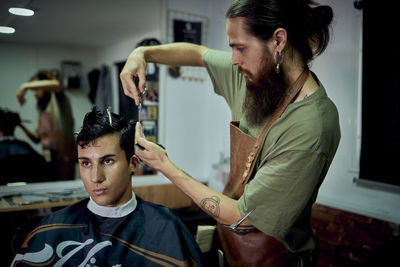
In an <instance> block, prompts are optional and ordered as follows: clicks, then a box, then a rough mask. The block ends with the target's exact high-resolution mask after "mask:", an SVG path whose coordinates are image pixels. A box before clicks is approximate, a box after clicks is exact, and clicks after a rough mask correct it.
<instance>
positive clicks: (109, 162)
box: [103, 159, 114, 165]
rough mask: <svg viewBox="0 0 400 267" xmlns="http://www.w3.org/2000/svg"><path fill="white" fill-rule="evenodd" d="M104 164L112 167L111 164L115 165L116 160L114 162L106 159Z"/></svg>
mask: <svg viewBox="0 0 400 267" xmlns="http://www.w3.org/2000/svg"><path fill="white" fill-rule="evenodd" d="M103 163H104V164H105V165H110V164H113V163H114V160H113V159H105V160H104V161H103Z"/></svg>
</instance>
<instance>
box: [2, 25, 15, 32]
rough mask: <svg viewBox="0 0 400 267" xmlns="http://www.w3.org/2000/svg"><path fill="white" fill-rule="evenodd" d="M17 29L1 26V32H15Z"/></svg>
mask: <svg viewBox="0 0 400 267" xmlns="http://www.w3.org/2000/svg"><path fill="white" fill-rule="evenodd" d="M14 32H15V29H14V28H12V27H7V26H0V33H14Z"/></svg>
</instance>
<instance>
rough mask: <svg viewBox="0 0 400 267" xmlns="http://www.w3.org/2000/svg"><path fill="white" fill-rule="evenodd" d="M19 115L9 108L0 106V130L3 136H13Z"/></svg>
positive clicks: (18, 122) (18, 121)
mask: <svg viewBox="0 0 400 267" xmlns="http://www.w3.org/2000/svg"><path fill="white" fill-rule="evenodd" d="M20 122H21V120H20V118H19V115H18V114H17V113H15V112H13V111H11V110H8V109H3V108H0V130H1V131H2V132H3V134H4V135H5V136H13V135H14V130H15V127H17V125H18V124H20Z"/></svg>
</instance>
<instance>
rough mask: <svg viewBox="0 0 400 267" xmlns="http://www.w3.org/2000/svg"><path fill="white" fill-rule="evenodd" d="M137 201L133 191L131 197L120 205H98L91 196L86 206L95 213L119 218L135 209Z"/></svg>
mask: <svg viewBox="0 0 400 267" xmlns="http://www.w3.org/2000/svg"><path fill="white" fill-rule="evenodd" d="M136 206H137V201H136V196H135V193H133V192H132V198H131V199H130V200H129V201H128V202H126V203H125V204H123V205H122V206H117V207H105V206H100V205H98V204H97V203H96V202H94V200H93V199H92V198H90V200H89V202H88V204H87V208H88V209H89V210H90V211H91V212H93V213H94V214H96V215H99V216H102V217H108V218H121V217H124V216H126V215H128V214H129V213H131V212H133V211H134V210H135V209H136Z"/></svg>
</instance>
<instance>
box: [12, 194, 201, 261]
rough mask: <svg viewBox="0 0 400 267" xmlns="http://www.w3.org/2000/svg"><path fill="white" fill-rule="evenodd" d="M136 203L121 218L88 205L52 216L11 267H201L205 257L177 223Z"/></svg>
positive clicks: (162, 211)
mask: <svg viewBox="0 0 400 267" xmlns="http://www.w3.org/2000/svg"><path fill="white" fill-rule="evenodd" d="M134 198H135V196H134ZM136 199H137V205H136V208H134V210H133V211H132V212H130V213H129V214H128V215H126V216H123V217H120V218H114V217H102V216H99V215H96V214H95V213H93V212H92V211H90V210H89V209H88V207H87V204H88V201H89V200H88V199H85V200H82V201H80V202H78V203H76V204H74V205H72V206H70V207H67V208H64V209H62V210H59V211H56V212H54V213H52V214H50V215H48V216H47V217H45V218H43V220H42V221H41V223H40V224H39V226H38V227H37V228H35V229H34V230H33V231H32V232H31V233H30V234H29V235H28V236H27V238H26V239H25V241H24V243H23V244H22V246H21V249H20V251H19V253H18V254H17V255H16V256H15V258H14V261H13V263H12V264H11V266H74V267H75V266H84V267H86V266H91V267H94V266H114V267H117V266H118V267H119V266H202V252H201V251H200V248H199V246H198V245H197V243H196V240H195V239H194V238H193V236H192V235H191V233H190V232H189V230H188V229H187V228H186V226H185V225H184V223H183V222H182V221H181V220H180V219H179V217H177V216H176V215H174V213H173V212H172V211H171V210H170V209H168V208H166V207H162V206H159V205H156V204H153V203H150V202H147V201H144V200H142V199H140V198H138V197H136ZM91 203H94V202H93V201H91Z"/></svg>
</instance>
